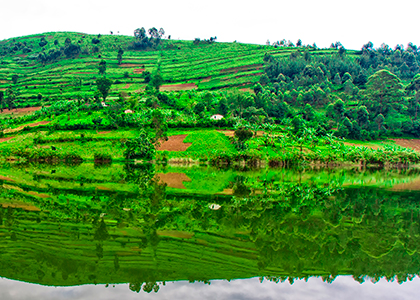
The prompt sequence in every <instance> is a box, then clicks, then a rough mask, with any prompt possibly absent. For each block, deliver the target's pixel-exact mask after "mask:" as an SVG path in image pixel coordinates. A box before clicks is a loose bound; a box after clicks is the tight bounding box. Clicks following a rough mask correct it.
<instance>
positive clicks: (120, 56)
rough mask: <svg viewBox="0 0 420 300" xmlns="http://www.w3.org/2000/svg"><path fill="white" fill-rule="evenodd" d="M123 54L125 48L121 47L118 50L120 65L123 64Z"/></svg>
mask: <svg viewBox="0 0 420 300" xmlns="http://www.w3.org/2000/svg"><path fill="white" fill-rule="evenodd" d="M123 54H124V50H123V49H121V48H120V49H119V50H118V54H117V60H118V64H119V65H121V62H122V56H123Z"/></svg>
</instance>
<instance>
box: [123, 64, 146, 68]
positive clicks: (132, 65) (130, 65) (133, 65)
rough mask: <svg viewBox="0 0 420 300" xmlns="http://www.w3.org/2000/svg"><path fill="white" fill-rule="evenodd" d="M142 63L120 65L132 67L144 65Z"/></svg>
mask: <svg viewBox="0 0 420 300" xmlns="http://www.w3.org/2000/svg"><path fill="white" fill-rule="evenodd" d="M142 66H143V65H142V64H121V65H120V67H122V68H130V67H142Z"/></svg>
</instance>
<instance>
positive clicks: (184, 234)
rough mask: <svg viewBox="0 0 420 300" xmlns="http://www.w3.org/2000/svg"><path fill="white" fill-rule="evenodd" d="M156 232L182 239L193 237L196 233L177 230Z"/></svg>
mask: <svg viewBox="0 0 420 300" xmlns="http://www.w3.org/2000/svg"><path fill="white" fill-rule="evenodd" d="M156 233H157V235H160V236H169V237H175V238H181V239H191V238H192V237H193V236H194V233H189V232H185V231H176V230H158V231H157V232H156Z"/></svg>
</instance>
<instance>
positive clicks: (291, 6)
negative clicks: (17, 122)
mask: <svg viewBox="0 0 420 300" xmlns="http://www.w3.org/2000/svg"><path fill="white" fill-rule="evenodd" d="M0 4H1V5H0V11H1V17H0V25H1V26H0V40H2V39H7V38H11V37H17V36H22V35H29V34H37V33H43V32H49V31H77V32H84V33H91V34H97V33H101V34H107V33H109V31H111V30H112V31H113V32H114V33H116V32H117V31H119V32H120V34H124V35H132V34H133V31H134V29H136V28H139V27H145V28H146V29H148V28H150V27H156V28H160V27H163V28H164V29H165V31H166V33H167V34H170V35H171V36H172V38H173V39H178V38H179V39H187V40H192V39H194V38H196V37H199V38H202V39H203V38H209V37H210V36H217V40H218V41H219V42H232V41H234V40H237V41H238V42H243V43H256V44H265V42H266V41H267V39H268V40H270V42H275V41H277V40H282V39H286V40H291V41H292V42H294V43H296V41H297V40H298V39H302V41H303V43H304V44H313V43H314V42H315V43H316V44H317V45H318V47H328V46H329V45H330V44H331V42H336V41H340V42H341V43H342V44H343V45H344V47H345V48H347V49H360V48H361V47H362V46H363V44H365V43H367V42H368V41H372V42H373V43H374V46H375V47H379V46H380V44H382V43H386V44H388V45H390V46H391V47H394V46H395V45H396V44H403V45H404V46H406V45H407V44H408V42H412V43H414V44H416V45H419V44H420V35H419V34H418V32H417V28H418V24H417V23H418V21H417V20H418V12H417V11H418V7H419V4H418V2H416V1H412V0H399V1H386V0H382V1H379V0H353V1H336V0H317V1H314V0H290V1H284V0H272V1H268V0H259V1H249V0H248V1H243V0H242V1H236V0H235V1H233V0H211V1H199V0H177V1H174V0H161V1H159V0H155V1H150V0H149V1H142V0H135V1H132V0H112V1H111V0H100V1H98V0H67V1H62V0H60V1H59V0H13V1H11V0H0Z"/></svg>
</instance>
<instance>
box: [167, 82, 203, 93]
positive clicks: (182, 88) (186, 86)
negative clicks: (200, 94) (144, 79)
mask: <svg viewBox="0 0 420 300" xmlns="http://www.w3.org/2000/svg"><path fill="white" fill-rule="evenodd" d="M196 88H197V85H196V84H195V83H184V84H171V85H162V86H161V87H160V89H161V90H162V91H168V92H170V91H187V90H194V89H196Z"/></svg>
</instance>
